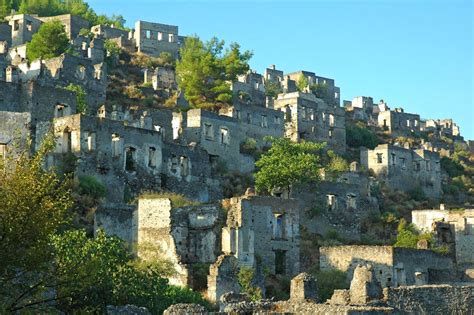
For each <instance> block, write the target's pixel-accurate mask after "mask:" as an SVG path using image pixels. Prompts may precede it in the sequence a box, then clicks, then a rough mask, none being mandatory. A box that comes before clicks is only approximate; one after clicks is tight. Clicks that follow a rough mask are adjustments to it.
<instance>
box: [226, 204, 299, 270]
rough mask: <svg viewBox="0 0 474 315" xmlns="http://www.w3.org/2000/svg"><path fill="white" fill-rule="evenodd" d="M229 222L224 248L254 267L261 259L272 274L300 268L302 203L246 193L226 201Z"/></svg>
mask: <svg viewBox="0 0 474 315" xmlns="http://www.w3.org/2000/svg"><path fill="white" fill-rule="evenodd" d="M222 204H223V207H224V208H225V209H227V225H226V227H224V229H223V232H222V251H223V252H224V253H227V254H233V255H234V256H235V257H237V259H238V261H239V263H240V264H241V265H244V266H250V267H254V266H255V264H257V263H259V262H258V260H260V261H261V264H262V266H266V267H267V268H268V271H269V272H270V273H271V274H285V275H290V276H294V275H296V274H298V272H299V224H300V222H299V211H298V210H299V205H298V203H297V202H296V201H295V200H293V199H281V198H276V197H269V196H252V195H245V196H242V197H235V198H231V199H228V200H224V201H223V203H222Z"/></svg>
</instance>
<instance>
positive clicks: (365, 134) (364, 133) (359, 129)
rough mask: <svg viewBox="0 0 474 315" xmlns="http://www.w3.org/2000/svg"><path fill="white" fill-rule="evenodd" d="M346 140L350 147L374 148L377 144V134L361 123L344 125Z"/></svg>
mask: <svg viewBox="0 0 474 315" xmlns="http://www.w3.org/2000/svg"><path fill="white" fill-rule="evenodd" d="M346 142H347V145H348V146H349V147H351V148H359V147H366V148H369V149H374V148H375V147H376V146H377V145H378V144H379V141H378V139H377V136H376V135H375V134H374V133H373V132H372V131H370V130H369V129H367V128H366V127H365V126H364V125H362V124H356V125H347V126H346Z"/></svg>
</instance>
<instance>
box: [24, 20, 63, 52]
mask: <svg viewBox="0 0 474 315" xmlns="http://www.w3.org/2000/svg"><path fill="white" fill-rule="evenodd" d="M68 48H69V39H68V37H67V34H66V31H65V30H64V25H62V24H61V22H59V21H50V22H46V23H44V24H43V25H41V27H40V28H39V30H38V32H37V33H36V34H34V35H33V38H32V40H31V42H29V43H28V44H27V45H26V57H27V58H28V60H29V61H33V60H36V59H50V58H54V57H57V56H59V55H61V54H63V53H65V52H66V51H67V50H68Z"/></svg>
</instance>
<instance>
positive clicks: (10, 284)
mask: <svg viewBox="0 0 474 315" xmlns="http://www.w3.org/2000/svg"><path fill="white" fill-rule="evenodd" d="M53 148H54V137H53V135H52V134H49V135H48V136H47V137H46V138H45V140H44V141H43V143H42V145H41V146H40V148H39V150H38V151H37V152H36V153H35V154H33V155H30V153H29V149H30V146H29V143H27V144H26V146H25V147H18V148H16V150H17V152H13V151H10V152H9V154H8V156H7V157H6V160H5V161H3V159H0V200H2V202H1V203H0V253H1V259H0V305H7V307H8V308H9V309H14V308H15V307H17V306H18V305H20V304H21V303H23V302H24V301H25V300H28V299H30V298H31V297H32V296H34V294H35V293H36V292H37V290H38V289H39V288H40V287H42V286H43V285H44V284H42V282H41V281H37V280H36V279H37V278H38V277H41V275H42V274H43V273H44V272H46V271H47V270H48V269H49V262H50V257H51V253H52V251H51V247H50V246H49V239H50V236H51V235H52V234H54V233H56V232H57V231H58V230H59V229H60V228H61V227H62V226H64V224H65V223H66V222H67V221H68V216H67V213H68V210H69V209H70V208H71V206H72V197H71V195H70V191H69V186H70V182H69V181H68V180H65V181H64V180H61V179H60V177H58V176H57V175H56V173H55V172H54V171H53V170H45V169H44V168H43V166H44V159H45V157H46V155H47V154H48V153H49V152H50V151H51V150H52V149H53ZM31 283H34V284H35V285H34V286H33V285H31Z"/></svg>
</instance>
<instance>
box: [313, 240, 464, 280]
mask: <svg viewBox="0 0 474 315" xmlns="http://www.w3.org/2000/svg"><path fill="white" fill-rule="evenodd" d="M319 261H320V268H321V270H329V269H339V270H342V271H344V272H347V277H348V280H349V279H352V276H353V272H354V270H355V268H356V267H357V265H358V264H362V265H366V264H370V265H371V266H372V268H373V270H374V272H375V276H376V277H377V280H378V281H379V282H380V284H381V285H382V287H397V286H403V285H415V284H417V285H419V284H426V283H433V282H441V281H443V280H444V281H451V280H453V279H454V277H455V276H454V275H452V273H454V272H453V271H454V263H453V261H452V259H451V258H450V257H447V256H443V255H440V254H436V253H434V252H432V251H430V250H417V249H410V248H401V247H392V246H363V245H354V246H334V247H321V248H320V260H319Z"/></svg>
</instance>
